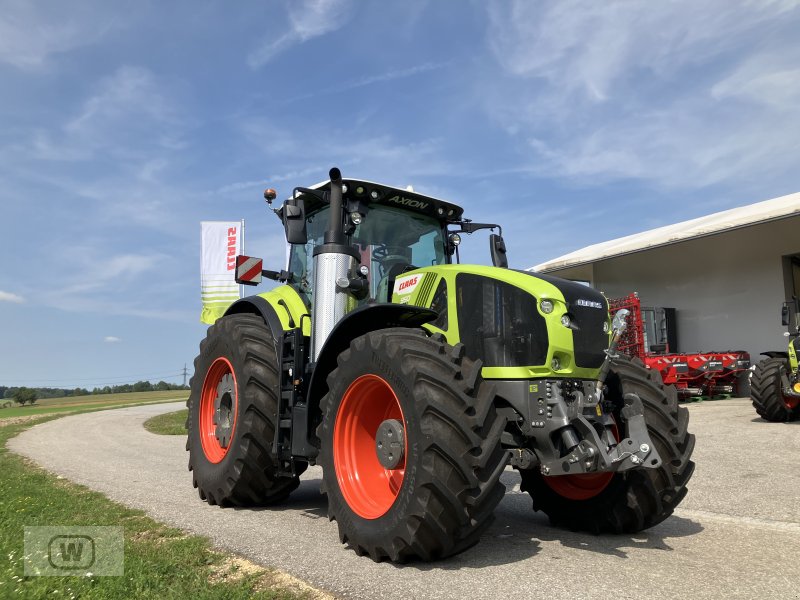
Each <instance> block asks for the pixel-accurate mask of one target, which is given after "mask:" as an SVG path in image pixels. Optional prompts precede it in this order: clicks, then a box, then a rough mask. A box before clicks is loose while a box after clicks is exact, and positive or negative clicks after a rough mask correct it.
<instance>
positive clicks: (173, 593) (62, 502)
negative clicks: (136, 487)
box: [0, 416, 321, 600]
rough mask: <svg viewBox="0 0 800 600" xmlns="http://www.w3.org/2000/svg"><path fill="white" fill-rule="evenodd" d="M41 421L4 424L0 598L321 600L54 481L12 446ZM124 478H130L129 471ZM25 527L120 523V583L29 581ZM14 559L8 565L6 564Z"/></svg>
mask: <svg viewBox="0 0 800 600" xmlns="http://www.w3.org/2000/svg"><path fill="white" fill-rule="evenodd" d="M52 418H55V417H54V416H50V417H42V418H40V419H37V420H36V421H35V422H34V421H28V422H26V423H12V424H6V425H0V556H2V557H3V559H4V560H3V561H0V598H10V597H19V598H44V597H51V595H55V596H56V597H68V598H104V599H105V598H110V599H115V598H198V599H212V598H225V599H228V598H231V599H238V598H242V599H245V598H257V599H281V600H291V599H296V598H303V597H310V598H314V597H320V596H321V594H320V593H316V591H315V590H310V588H309V590H310V591H308V590H306V591H304V590H303V589H302V584H299V583H298V584H297V585H298V588H297V589H299V590H300V592H299V593H297V592H295V591H293V590H292V589H291V588H290V587H286V586H283V585H282V586H281V587H275V584H276V582H277V583H279V584H280V583H281V582H282V580H281V577H286V576H284V575H282V574H280V573H278V572H273V571H269V570H267V569H264V568H262V567H259V566H257V565H254V564H252V563H249V562H248V561H245V560H243V559H240V558H238V557H235V556H233V555H230V554H225V553H221V552H217V551H215V550H213V549H212V547H211V545H210V544H209V542H208V540H206V539H205V538H201V537H198V536H189V535H185V534H184V533H183V532H182V531H181V530H179V529H174V528H171V527H167V526H166V525H163V524H161V523H158V522H156V521H154V520H152V519H150V518H149V517H147V516H145V514H144V513H143V512H142V511H138V510H133V509H129V508H125V507H124V506H122V505H120V504H117V503H116V502H112V501H111V500H109V499H108V498H106V497H105V496H103V495H102V494H100V493H97V492H93V491H91V490H88V489H87V488H85V487H83V486H80V485H77V484H73V483H70V482H68V481H66V480H64V479H62V478H59V477H56V476H55V475H52V474H50V473H48V472H46V471H45V470H43V469H41V468H39V467H37V466H35V465H33V464H32V463H30V462H29V461H26V460H25V459H23V458H21V457H19V456H17V455H15V454H13V453H11V452H9V451H8V450H7V449H6V441H7V440H8V439H9V438H11V437H13V436H15V435H17V434H18V433H19V432H21V431H22V430H24V429H26V428H27V427H30V426H31V425H33V424H34V423H41V422H43V421H48V420H50V419H52ZM120 476H124V474H123V473H121V474H120ZM26 525H29V526H30V525H34V526H35V525H40V526H41V525H118V526H122V527H124V530H125V574H124V575H123V576H120V577H25V576H24V575H23V557H24V554H23V527H24V526H26ZM6 558H8V560H5V559H6Z"/></svg>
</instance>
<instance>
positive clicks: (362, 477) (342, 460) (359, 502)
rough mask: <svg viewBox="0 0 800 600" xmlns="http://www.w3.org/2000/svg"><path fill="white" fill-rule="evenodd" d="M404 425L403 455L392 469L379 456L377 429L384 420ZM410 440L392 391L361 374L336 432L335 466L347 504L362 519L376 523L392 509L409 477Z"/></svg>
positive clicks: (340, 414)
mask: <svg viewBox="0 0 800 600" xmlns="http://www.w3.org/2000/svg"><path fill="white" fill-rule="evenodd" d="M389 419H395V420H397V421H399V422H400V423H402V424H403V439H404V440H405V446H404V454H403V457H402V459H401V460H400V462H399V463H398V464H397V466H396V467H395V468H393V469H387V468H386V467H384V466H383V465H382V464H381V462H380V460H379V459H378V454H377V452H376V443H377V431H378V427H379V426H380V425H381V423H383V422H384V421H386V420H389ZM407 452H408V436H407V435H406V426H405V420H404V419H403V411H402V409H401V408H400V401H399V400H398V399H397V395H396V394H395V393H394V390H393V389H392V387H391V386H390V385H389V384H388V383H387V382H386V381H385V380H384V379H383V378H381V377H378V376H377V375H371V374H370V375H362V376H361V377H359V378H358V379H356V380H355V381H354V382H353V383H351V384H350V386H349V387H348V388H347V391H345V393H344V396H343V397H342V402H341V404H340V405H339V411H338V413H337V414H336V422H335V424H334V428H333V464H334V469H335V470H336V479H337V481H338V482H339V489H340V490H341V491H342V495H343V496H344V499H345V502H347V505H348V506H349V507H350V509H351V510H352V511H353V512H354V513H356V514H357V515H358V516H359V517H362V518H364V519H377V518H379V517H381V516H383V515H384V514H386V512H387V511H388V510H389V509H390V508H391V507H392V505H393V504H394V502H395V500H396V499H397V495H398V494H399V493H400V488H401V486H402V485H403V479H404V478H405V472H406V455H407Z"/></svg>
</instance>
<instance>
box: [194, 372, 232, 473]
mask: <svg viewBox="0 0 800 600" xmlns="http://www.w3.org/2000/svg"><path fill="white" fill-rule="evenodd" d="M238 398H239V390H238V388H237V385H236V375H235V374H234V372H233V366H232V365H231V363H230V361H229V360H228V359H227V358H223V357H219V358H217V359H216V360H215V361H214V362H213V363H211V366H210V367H209V369H208V371H207V372H206V377H205V379H204V380H203V389H202V391H201V392H200V419H199V421H200V444H201V446H202V447H203V454H205V455H206V458H207V459H208V461H209V462H212V463H219V462H220V461H222V459H223V458H225V455H226V454H227V453H228V449H229V448H230V445H231V442H232V440H233V434H234V433H235V430H236V417H237V412H238V406H237V405H238Z"/></svg>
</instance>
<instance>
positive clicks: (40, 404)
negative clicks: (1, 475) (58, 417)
mask: <svg viewBox="0 0 800 600" xmlns="http://www.w3.org/2000/svg"><path fill="white" fill-rule="evenodd" d="M188 397H189V391H188V390H170V391H166V392H131V393H128V394H97V395H91V396H70V397H68V398H47V399H45V400H38V401H37V402H36V404H34V405H33V406H31V405H26V406H19V405H17V404H15V405H14V406H12V407H11V408H2V409H0V421H2V420H3V419H6V418H8V417H22V416H26V415H45V414H51V413H65V412H75V411H83V410H86V409H100V408H112V407H121V406H126V405H131V404H148V403H153V402H169V401H171V400H175V401H183V402H186V399H187V398H188Z"/></svg>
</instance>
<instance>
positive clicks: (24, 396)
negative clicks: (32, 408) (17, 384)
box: [14, 387, 38, 406]
mask: <svg viewBox="0 0 800 600" xmlns="http://www.w3.org/2000/svg"><path fill="white" fill-rule="evenodd" d="M37 398H38V396H37V395H36V390H32V389H30V388H26V387H21V388H17V389H16V391H15V392H14V402H16V403H17V404H20V405H22V406H25V404H26V403H28V404H33V403H34V402H36V399H37Z"/></svg>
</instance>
